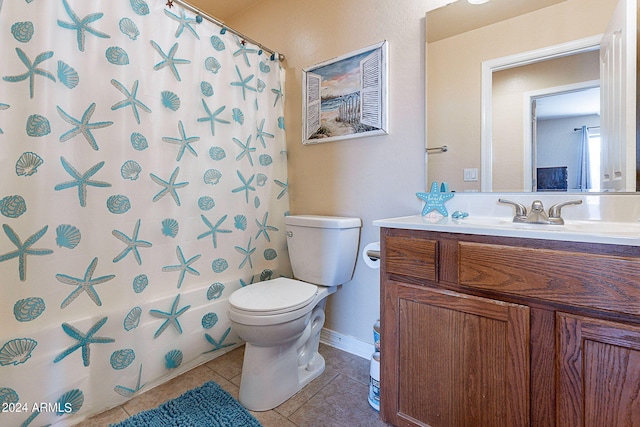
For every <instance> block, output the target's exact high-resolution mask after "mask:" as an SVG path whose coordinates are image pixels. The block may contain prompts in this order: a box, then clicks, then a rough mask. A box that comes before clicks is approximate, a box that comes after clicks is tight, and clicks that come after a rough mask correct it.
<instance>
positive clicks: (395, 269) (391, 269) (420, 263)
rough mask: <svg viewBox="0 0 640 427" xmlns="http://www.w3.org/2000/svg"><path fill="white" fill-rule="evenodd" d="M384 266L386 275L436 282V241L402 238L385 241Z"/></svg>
mask: <svg viewBox="0 0 640 427" xmlns="http://www.w3.org/2000/svg"><path fill="white" fill-rule="evenodd" d="M385 251H386V252H385V257H384V266H385V269H386V272H387V273H388V274H400V275H403V276H411V277H416V278H418V279H426V280H431V281H434V282H435V281H437V280H438V241H437V240H428V239H419V238H413V237H403V236H387V237H386V239H385Z"/></svg>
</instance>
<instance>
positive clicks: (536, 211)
mask: <svg viewBox="0 0 640 427" xmlns="http://www.w3.org/2000/svg"><path fill="white" fill-rule="evenodd" d="M498 202H500V203H507V204H509V205H513V206H514V207H515V208H516V214H515V216H514V217H513V222H518V223H526V224H552V225H562V224H564V219H562V208H563V207H564V206H567V205H580V204H582V200H570V201H568V202H562V203H556V204H555V205H553V206H551V207H550V208H549V214H547V213H546V212H545V211H544V206H543V205H542V202H541V201H540V200H534V201H533V203H532V204H531V209H530V210H529V213H527V208H526V207H525V206H524V205H523V204H522V203H518V202H513V201H511V200H506V199H498Z"/></svg>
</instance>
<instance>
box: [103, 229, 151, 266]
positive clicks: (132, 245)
mask: <svg viewBox="0 0 640 427" xmlns="http://www.w3.org/2000/svg"><path fill="white" fill-rule="evenodd" d="M139 231H140V220H138V221H136V225H135V227H134V228H133V236H132V237H129V236H127V235H126V234H124V233H123V232H122V231H118V230H113V231H112V232H111V234H113V235H114V236H115V237H116V238H117V239H119V240H121V241H123V242H124V244H125V245H127V247H126V248H124V250H123V251H122V252H120V254H118V256H116V257H115V258H114V259H113V262H118V261H120V260H121V259H123V258H124V257H126V256H127V255H128V254H129V252H132V253H133V256H134V258H135V259H136V261H137V262H138V265H142V258H140V252H138V248H139V247H140V248H150V247H152V246H153V245H152V244H151V242H146V241H144V240H138V232H139Z"/></svg>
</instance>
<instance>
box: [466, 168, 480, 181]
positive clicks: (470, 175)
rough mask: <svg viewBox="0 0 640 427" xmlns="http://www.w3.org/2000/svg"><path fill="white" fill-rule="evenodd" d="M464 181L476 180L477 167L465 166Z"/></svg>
mask: <svg viewBox="0 0 640 427" xmlns="http://www.w3.org/2000/svg"><path fill="white" fill-rule="evenodd" d="M464 180H465V181H477V180H478V168H465V169H464Z"/></svg>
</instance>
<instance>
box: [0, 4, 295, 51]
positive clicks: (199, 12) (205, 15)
mask: <svg viewBox="0 0 640 427" xmlns="http://www.w3.org/2000/svg"><path fill="white" fill-rule="evenodd" d="M1 3H2V0H0V4H1ZM169 3H171V4H173V3H176V4H178V5H180V6H182V7H184V8H185V9H187V10H189V11H190V12H193V13H195V14H196V15H199V16H202V17H203V18H205V19H206V20H207V21H209V22H213V23H214V24H216V25H219V26H220V27H222V28H223V29H225V30H227V31H230V32H232V33H233V34H235V35H236V36H238V37H240V38H241V39H242V40H244V41H247V42H249V43H251V44H255V45H256V46H258V47H259V48H260V49H262V50H265V51H267V52H269V53H270V54H271V55H272V58H271V59H276V56H277V59H278V61H280V62H282V61H284V55H283V54H282V53H278V52H276V51H275V50H273V49H269V48H268V47H266V46H263V45H262V44H260V43H258V42H257V41H255V40H253V39H252V38H250V37H247V36H245V35H244V34H242V33H241V32H239V31H237V30H234V29H233V28H229V26H227V25H225V23H224V22H222V21H220V20H218V19H216V18H214V17H213V16H211V15H209V14H208V13H206V12H204V11H203V10H201V9H198V8H197V7H195V6H192V5H190V4H189V3H187V2H185V1H183V0H170V1H168V2H167V5H168V4H169Z"/></svg>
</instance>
